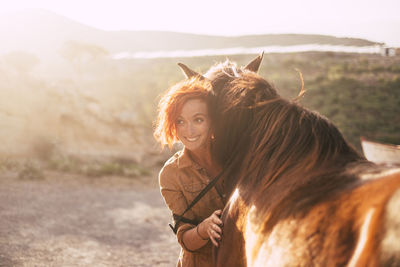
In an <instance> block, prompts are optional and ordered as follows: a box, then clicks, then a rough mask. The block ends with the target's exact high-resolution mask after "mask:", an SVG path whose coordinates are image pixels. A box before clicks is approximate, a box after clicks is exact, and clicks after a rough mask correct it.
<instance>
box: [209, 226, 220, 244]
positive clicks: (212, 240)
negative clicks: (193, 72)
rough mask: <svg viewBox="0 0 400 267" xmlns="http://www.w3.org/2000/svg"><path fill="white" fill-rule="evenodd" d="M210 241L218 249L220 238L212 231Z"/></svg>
mask: <svg viewBox="0 0 400 267" xmlns="http://www.w3.org/2000/svg"><path fill="white" fill-rule="evenodd" d="M210 239H211V242H212V243H213V244H214V246H216V247H218V244H219V243H218V242H219V241H220V240H221V236H220V235H219V234H218V233H217V232H216V231H214V230H211V231H210Z"/></svg>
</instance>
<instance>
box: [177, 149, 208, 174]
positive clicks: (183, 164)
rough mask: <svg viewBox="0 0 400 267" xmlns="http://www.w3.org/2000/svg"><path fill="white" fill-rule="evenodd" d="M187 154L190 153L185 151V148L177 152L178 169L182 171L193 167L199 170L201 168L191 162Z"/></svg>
mask: <svg viewBox="0 0 400 267" xmlns="http://www.w3.org/2000/svg"><path fill="white" fill-rule="evenodd" d="M189 153H190V152H189V151H188V150H187V149H186V147H185V148H184V149H182V150H181V151H179V154H178V160H177V164H178V168H179V169H182V168H187V167H193V168H195V169H201V168H202V167H201V166H200V165H199V164H197V163H196V162H194V161H193V160H192V158H191V157H190V155H189Z"/></svg>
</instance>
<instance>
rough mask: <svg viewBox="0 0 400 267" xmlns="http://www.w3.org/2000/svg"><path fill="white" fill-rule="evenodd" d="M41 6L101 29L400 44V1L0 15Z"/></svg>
mask: <svg viewBox="0 0 400 267" xmlns="http://www.w3.org/2000/svg"><path fill="white" fill-rule="evenodd" d="M21 8H43V9H47V10H51V11H54V12H55V13H58V14H61V15H64V16H66V17H68V18H71V19H74V20H76V21H79V22H81V23H84V24H87V25H90V26H94V27H96V28H101V29H105V30H166V31H178V32H191V33H204V34H216V35H242V34H264V33H317V34H329V35H335V36H347V37H361V38H367V39H369V40H372V41H379V42H385V43H387V44H389V45H395V46H400V15H399V13H400V0H370V1H368V0H327V1H324V0H296V1H288V0H275V1H270V0H263V1H262V0H241V1H237V0H230V1H226V0H201V1H190V0H159V1H157V0H141V1H135V0H109V1H103V0H64V1H61V0H35V1H32V0H25V1H24V0H13V1H4V2H3V3H1V11H0V13H1V12H10V11H11V12H13V11H15V10H17V9H21Z"/></svg>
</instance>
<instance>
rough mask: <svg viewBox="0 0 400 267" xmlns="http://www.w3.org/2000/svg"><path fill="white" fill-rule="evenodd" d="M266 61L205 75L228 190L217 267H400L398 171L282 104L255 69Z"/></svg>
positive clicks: (327, 126)
mask: <svg viewBox="0 0 400 267" xmlns="http://www.w3.org/2000/svg"><path fill="white" fill-rule="evenodd" d="M261 58H262V57H259V58H257V59H256V60H254V61H253V62H251V63H250V64H249V65H247V66H246V67H245V68H241V69H239V68H236V66H235V65H234V64H231V63H229V62H228V63H225V64H222V65H220V66H216V67H214V68H212V69H211V70H210V71H209V72H208V73H207V74H206V75H205V77H206V78H207V79H209V80H210V81H211V83H212V85H213V90H214V93H215V99H214V106H215V111H214V117H215V144H214V146H213V149H214V154H215V155H216V156H217V160H218V161H219V162H220V164H222V165H223V166H224V168H225V174H224V179H225V183H226V188H227V191H228V193H230V194H231V197H230V200H229V202H228V204H227V206H226V207H225V209H224V212H223V216H222V219H223V221H224V228H223V238H222V241H221V244H220V246H219V248H218V249H217V250H216V251H215V252H216V254H215V261H216V266H273V267H277V266H346V265H347V266H400V190H399V189H400V169H388V168H385V167H382V166H378V165H375V164H373V163H371V162H369V161H367V160H365V158H364V157H363V156H362V155H360V154H359V153H358V152H357V151H356V150H354V149H353V148H352V147H351V146H350V145H349V144H348V143H347V142H346V140H344V138H343V137H342V135H341V133H340V132H339V131H338V130H337V128H336V127H335V126H334V125H332V124H331V123H330V122H329V121H328V120H327V119H326V118H323V117H322V116H320V115H318V114H316V113H314V112H311V111H309V110H307V109H305V108H303V107H301V106H299V105H298V104H296V103H295V102H292V101H288V100H285V99H282V98H281V97H280V96H279V95H278V94H277V92H276V90H275V89H274V88H273V87H272V86H271V85H270V84H269V83H268V82H267V81H265V80H264V79H262V78H261V77H260V76H258V75H257V74H256V73H255V72H256V71H257V70H258V67H259V64H260V62H261ZM185 68H186V67H185ZM185 68H184V71H185V73H186V74H187V75H188V76H193V75H197V74H196V73H195V72H193V71H191V70H190V71H189V69H186V70H185Z"/></svg>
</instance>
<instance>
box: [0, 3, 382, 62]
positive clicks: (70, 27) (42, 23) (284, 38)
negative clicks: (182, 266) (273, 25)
mask: <svg viewBox="0 0 400 267" xmlns="http://www.w3.org/2000/svg"><path fill="white" fill-rule="evenodd" d="M0 35H1V36H2V42H1V43H0V54H4V53H7V52H10V51H15V50H23V51H27V52H31V53H34V54H35V55H37V56H39V58H47V57H53V56H54V55H57V54H58V53H59V50H60V49H61V48H62V46H63V45H64V44H65V43H66V42H68V41H71V40H73V41H78V42H82V43H89V44H94V45H97V46H101V47H103V48H105V49H106V50H107V51H109V52H110V53H117V52H137V51H159V50H162V51H171V50H194V49H218V48H230V47H259V46H268V45H281V46H286V45H300V44H332V45H352V46H368V45H374V44H376V43H374V42H371V41H368V40H364V39H357V38H337V37H334V36H326V35H302V34H268V35H248V36H232V37H227V36H209V35H196V34H187V33H174V32H158V31H103V30H99V29H96V28H93V27H89V26H87V25H83V24H81V23H78V22H76V21H73V20H71V19H68V18H66V17H63V16H60V15H57V14H55V13H52V12H50V11H45V10H36V9H27V10H24V11H20V12H19V13H15V14H9V15H6V16H2V17H1V18H0Z"/></svg>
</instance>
